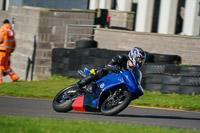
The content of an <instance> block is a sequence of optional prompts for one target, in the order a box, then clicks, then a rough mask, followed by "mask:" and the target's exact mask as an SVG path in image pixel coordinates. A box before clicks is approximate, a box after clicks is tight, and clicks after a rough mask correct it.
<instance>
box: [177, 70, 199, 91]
mask: <svg viewBox="0 0 200 133" xmlns="http://www.w3.org/2000/svg"><path fill="white" fill-rule="evenodd" d="M180 75H181V79H180V88H179V93H180V94H200V66H182V67H181V71H180Z"/></svg>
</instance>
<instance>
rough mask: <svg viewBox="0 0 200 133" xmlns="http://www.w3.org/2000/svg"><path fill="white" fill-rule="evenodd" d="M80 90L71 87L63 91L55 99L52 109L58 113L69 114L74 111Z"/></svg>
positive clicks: (74, 86) (73, 86)
mask: <svg viewBox="0 0 200 133" xmlns="http://www.w3.org/2000/svg"><path fill="white" fill-rule="evenodd" d="M78 93H79V91H78V88H77V87H76V85H71V86H69V87H66V88H64V89H62V90H61V91H60V92H59V93H58V94H57V95H56V96H55V98H54V100H53V103H52V107H53V109H54V110H55V111H57V112H68V111H70V110H72V103H73V101H74V100H75V99H76V97H77V96H78Z"/></svg>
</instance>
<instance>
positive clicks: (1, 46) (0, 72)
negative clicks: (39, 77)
mask: <svg viewBox="0 0 200 133" xmlns="http://www.w3.org/2000/svg"><path fill="white" fill-rule="evenodd" d="M15 47H16V42H15V34H14V31H13V30H12V29H11V26H10V24H4V25H3V26H2V27H1V28H0V84H1V83H2V77H3V76H4V75H5V74H8V75H10V77H11V79H12V80H13V81H16V80H18V79H19V77H18V76H17V75H16V74H15V73H14V72H13V70H12V69H11V68H10V65H9V60H10V55H11V53H12V52H13V51H14V50H15Z"/></svg>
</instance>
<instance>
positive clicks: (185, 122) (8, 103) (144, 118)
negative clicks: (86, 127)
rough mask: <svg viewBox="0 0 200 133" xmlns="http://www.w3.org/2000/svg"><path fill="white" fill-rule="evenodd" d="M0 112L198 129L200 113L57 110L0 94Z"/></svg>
mask: <svg viewBox="0 0 200 133" xmlns="http://www.w3.org/2000/svg"><path fill="white" fill-rule="evenodd" d="M0 115H18V116H32V117H52V118H63V119H73V120H74V119H82V120H93V121H107V122H118V123H129V124H142V125H154V126H162V127H173V128H183V129H198V130H200V112H194V111H178V110H165V109H152V108H141V107H128V108H126V109H125V110H124V111H122V112H121V113H119V114H118V115H116V116H103V115H101V114H100V113H91V112H77V111H71V112H68V113H57V112H55V111H54V110H53V109H52V100H44V99H34V98H17V97H4V96H0Z"/></svg>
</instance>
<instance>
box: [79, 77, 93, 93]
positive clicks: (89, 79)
mask: <svg viewBox="0 0 200 133" xmlns="http://www.w3.org/2000/svg"><path fill="white" fill-rule="evenodd" d="M95 79H96V77H95V76H94V75H89V76H87V77H85V78H83V79H82V80H80V81H79V82H77V83H76V85H77V87H78V88H79V89H80V91H81V92H90V91H88V89H87V87H86V85H88V84H90V83H91V82H92V81H94V80H95Z"/></svg>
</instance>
